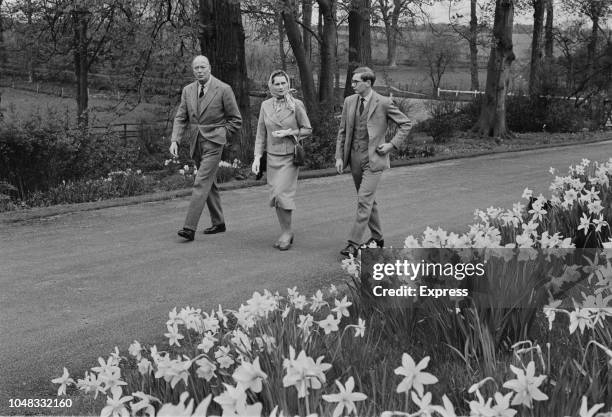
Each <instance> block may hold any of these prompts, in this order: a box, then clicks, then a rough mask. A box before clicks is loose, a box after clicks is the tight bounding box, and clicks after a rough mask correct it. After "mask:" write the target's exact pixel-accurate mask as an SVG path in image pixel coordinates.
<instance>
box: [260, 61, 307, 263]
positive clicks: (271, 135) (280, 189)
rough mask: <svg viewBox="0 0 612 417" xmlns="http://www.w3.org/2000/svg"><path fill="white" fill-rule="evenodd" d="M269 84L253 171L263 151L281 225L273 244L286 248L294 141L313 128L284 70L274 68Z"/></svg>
mask: <svg viewBox="0 0 612 417" xmlns="http://www.w3.org/2000/svg"><path fill="white" fill-rule="evenodd" d="M268 87H269V89H270V93H271V94H272V98H269V99H268V100H265V101H264V102H263V103H261V109H260V111H259V121H258V123H257V136H256V139H255V152H254V153H255V155H254V159H253V166H252V171H253V172H254V173H255V174H258V173H259V169H260V167H261V157H262V155H263V152H264V151H266V153H267V159H266V163H267V180H268V185H269V187H270V206H272V207H275V208H276V214H277V216H278V222H279V223H280V228H281V235H280V236H279V238H278V240H277V241H276V243H275V244H274V247H275V248H278V249H279V250H282V251H285V250H288V249H290V248H291V245H292V243H293V238H294V235H293V231H292V229H291V214H292V212H293V210H295V201H294V198H295V192H296V190H297V178H298V170H299V168H298V167H296V166H295V165H293V150H294V146H295V143H296V141H300V140H302V139H304V138H305V137H308V136H309V135H310V134H311V132H312V127H311V126H310V121H309V120H308V116H307V115H306V109H305V107H304V103H302V102H301V101H300V100H298V99H297V98H295V97H293V95H292V94H291V90H290V86H289V76H288V75H287V73H285V71H281V70H277V71H274V72H273V73H272V74H271V75H270V79H269V81H268Z"/></svg>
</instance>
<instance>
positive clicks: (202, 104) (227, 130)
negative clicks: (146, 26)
mask: <svg viewBox="0 0 612 417" xmlns="http://www.w3.org/2000/svg"><path fill="white" fill-rule="evenodd" d="M192 68H193V75H194V77H195V79H196V80H195V81H194V82H193V83H191V84H189V85H187V86H185V88H183V93H182V95H181V103H180V105H179V108H178V110H177V112H176V117H175V118H174V126H173V128H172V139H171V140H172V144H171V145H170V153H171V154H172V155H173V156H175V157H177V156H178V145H179V143H180V142H181V140H182V139H184V138H185V137H186V138H187V139H188V140H189V141H190V145H191V147H190V155H191V157H192V158H193V160H194V161H195V162H196V166H197V167H198V172H197V174H196V177H195V180H194V182H193V192H192V194H191V202H190V204H189V210H188V211H187V217H186V218H185V224H184V227H183V228H182V229H181V230H179V231H178V235H179V236H180V237H182V238H184V239H186V240H187V241H192V240H193V239H194V237H195V231H196V230H197V227H198V221H199V220H200V216H201V215H202V210H203V209H204V204H205V203H206V205H207V206H208V210H209V211H210V217H211V221H212V226H211V227H209V228H207V229H204V233H205V234H214V233H221V232H225V219H224V218H223V210H222V208H221V198H220V196H219V190H218V188H217V185H216V183H215V179H216V175H217V170H218V168H219V161H221V152H222V151H223V146H224V145H225V144H226V143H227V140H228V138H230V137H231V136H232V135H233V134H234V133H236V132H237V131H238V129H240V126H241V125H242V117H241V116H240V111H239V110H238V104H237V103H236V98H235V97H234V93H233V91H232V88H231V87H230V86H229V85H227V84H225V83H223V82H221V81H220V80H218V79H216V78H215V77H213V76H212V75H211V74H210V63H209V62H208V58H206V57H205V56H203V55H198V56H196V57H195V58H194V59H193V62H192Z"/></svg>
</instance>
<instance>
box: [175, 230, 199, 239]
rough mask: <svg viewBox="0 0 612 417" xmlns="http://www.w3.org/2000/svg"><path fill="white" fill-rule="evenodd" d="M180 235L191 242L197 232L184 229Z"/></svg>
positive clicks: (179, 232)
mask: <svg viewBox="0 0 612 417" xmlns="http://www.w3.org/2000/svg"><path fill="white" fill-rule="evenodd" d="M178 235H179V236H180V237H182V238H183V239H187V240H188V241H189V242H191V241H192V240H193V239H195V230H191V229H185V228H182V229H181V230H179V231H178Z"/></svg>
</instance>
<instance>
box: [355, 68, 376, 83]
mask: <svg viewBox="0 0 612 417" xmlns="http://www.w3.org/2000/svg"><path fill="white" fill-rule="evenodd" d="M355 74H360V76H361V80H362V81H370V85H371V86H374V82H375V81H376V75H375V74H374V71H373V70H372V69H371V68H369V67H358V68H355V70H354V71H353V75H355Z"/></svg>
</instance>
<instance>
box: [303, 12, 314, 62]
mask: <svg viewBox="0 0 612 417" xmlns="http://www.w3.org/2000/svg"><path fill="white" fill-rule="evenodd" d="M302 26H303V30H302V40H303V42H304V50H305V51H306V56H307V57H309V58H311V59H312V33H311V30H312V0H302Z"/></svg>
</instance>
